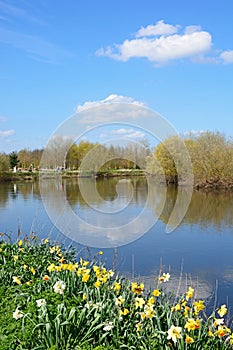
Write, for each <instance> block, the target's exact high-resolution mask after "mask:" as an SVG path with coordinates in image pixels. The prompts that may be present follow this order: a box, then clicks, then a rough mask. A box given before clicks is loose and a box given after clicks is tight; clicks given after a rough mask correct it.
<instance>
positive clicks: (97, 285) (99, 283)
mask: <svg viewBox="0 0 233 350" xmlns="http://www.w3.org/2000/svg"><path fill="white" fill-rule="evenodd" d="M101 284H102V283H101V282H100V281H96V282H95V284H94V286H95V287H96V288H99V287H100V286H101Z"/></svg>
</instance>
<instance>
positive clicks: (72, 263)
mask: <svg viewBox="0 0 233 350" xmlns="http://www.w3.org/2000/svg"><path fill="white" fill-rule="evenodd" d="M3 238H4V237H3ZM103 261H104V257H103V256H102V252H99V253H98V254H97V255H96V256H94V257H93V259H91V260H90V261H86V260H83V258H82V257H80V256H76V252H75V251H74V250H72V251H66V250H65V249H63V247H61V246H58V245H56V244H54V243H52V242H49V241H48V240H43V241H40V242H39V241H38V240H37V238H36V237H34V236H33V237H31V238H27V239H25V240H24V241H22V240H19V241H17V242H15V243H14V244H10V243H7V242H5V240H3V241H2V242H1V243H0V278H1V286H0V300H1V301H0V304H1V305H0V310H1V312H0V349H1V350H14V349H19V350H26V349H27V350H36V349H37V350H44V349H50V350H78V349H79V350H103V349H106V350H107V349H108V350H113V349H132V350H140V349H145V350H150V349H165V350H168V349H180V350H181V349H182V350H184V349H196V350H197V349H200V350H203V349H211V350H212V349H219V350H220V349H230V348H232V344H233V335H232V333H231V329H230V328H231V326H232V325H231V324H228V325H227V326H226V320H227V319H228V318H229V315H228V313H227V309H226V308H225V306H221V307H219V308H218V309H216V311H215V312H213V314H211V315H210V316H208V317H207V316H205V303H204V301H200V300H195V291H194V290H193V289H192V288H191V287H190V288H189V290H188V291H187V292H186V293H185V294H184V295H181V296H180V297H179V298H178V299H176V298H175V297H174V295H173V293H168V292H166V288H165V287H166V281H167V280H168V279H169V278H170V275H169V274H166V273H164V274H162V275H161V276H158V286H157V288H156V289H155V290H154V291H152V290H151V291H145V288H144V285H143V283H141V282H140V281H130V280H128V279H125V278H123V277H122V276H118V275H116V274H115V273H114V271H112V270H108V269H106V267H105V264H104V262H103Z"/></svg>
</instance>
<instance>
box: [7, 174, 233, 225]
mask: <svg viewBox="0 0 233 350" xmlns="http://www.w3.org/2000/svg"><path fill="white" fill-rule="evenodd" d="M126 181H129V182H130V184H131V185H132V187H133V193H132V192H131V190H130V188H129V186H128V184H129V183H127V182H125V183H124V185H123V183H122V184H121V190H120V191H121V195H120V198H121V200H122V201H123V202H124V203H127V205H129V207H132V206H133V207H134V209H135V210H136V209H137V208H139V207H140V208H141V207H143V206H144V204H145V202H146V200H148V205H147V209H148V210H150V211H151V212H152V213H154V215H155V216H158V214H160V220H162V222H164V223H165V224H167V223H168V220H169V217H170V215H171V212H172V210H173V207H174V204H175V202H176V198H177V190H176V188H175V187H172V186H171V187H169V188H168V189H166V191H165V189H164V187H163V186H161V185H158V184H157V183H156V182H154V184H153V186H152V187H151V188H152V195H151V196H150V197H149V198H148V183H147V180H146V179H145V178H142V177H141V178H136V177H135V178H132V179H130V180H129V179H127V180H126ZM150 181H152V182H153V179H152V180H150ZM118 182H119V179H118V178H113V179H99V180H97V181H94V180H93V179H82V187H83V188H84V189H85V194H86V197H87V198H88V203H87V201H86V200H85V198H83V195H82V193H81V192H80V189H79V183H78V180H77V179H75V178H74V179H64V180H63V181H61V182H58V183H54V182H52V181H49V180H48V181H47V182H46V185H45V186H46V189H47V191H48V192H50V193H51V196H52V194H53V193H55V190H57V187H59V188H60V190H61V191H62V193H63V196H64V198H66V200H67V202H68V204H69V205H70V206H71V207H72V208H73V210H76V209H77V208H79V209H80V208H81V209H82V210H84V209H88V208H89V206H90V204H91V205H93V206H94V208H95V209H97V208H98V206H99V205H103V203H104V202H105V205H109V208H110V207H111V205H113V203H114V201H115V200H116V198H117V197H119V193H117V184H118ZM54 186H55V187H54ZM95 188H96V189H97V192H96V191H95ZM165 192H166V203H165V205H164V207H163V210H162V213H160V212H161V206H160V203H161V202H163V201H164V194H165ZM96 193H98V195H96ZM187 195H188V194H187V190H186V188H185V187H184V188H182V190H181V201H180V203H179V207H180V213H182V210H183V209H182V203H184V202H185V201H184V200H183V199H184V198H185V197H186V196H187ZM18 196H19V197H20V199H24V200H25V201H27V200H29V199H30V198H31V197H33V198H37V199H40V198H41V195H40V187H39V182H37V181H34V182H17V183H0V207H1V208H4V207H7V205H8V204H9V199H11V200H16V199H17V198H18ZM103 201H104V202H103ZM53 203H54V206H56V205H58V203H57V201H56V198H54V201H53ZM114 204H116V202H115V203H114ZM139 210H140V209H139ZM232 212H233V193H232V192H214V191H212V192H204V191H203V192H202V191H194V192H193V195H192V199H191V202H190V205H189V208H188V211H187V213H186V215H185V217H184V219H183V223H187V224H189V225H197V224H198V225H201V226H202V227H209V225H212V226H214V227H216V228H218V229H221V227H222V226H225V225H227V226H228V227H232V226H233V215H232ZM177 215H179V212H178V213H177Z"/></svg>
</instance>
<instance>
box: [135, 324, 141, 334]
mask: <svg viewBox="0 0 233 350" xmlns="http://www.w3.org/2000/svg"><path fill="white" fill-rule="evenodd" d="M141 327H142V324H141V323H140V322H139V323H137V324H136V331H137V332H140V330H141Z"/></svg>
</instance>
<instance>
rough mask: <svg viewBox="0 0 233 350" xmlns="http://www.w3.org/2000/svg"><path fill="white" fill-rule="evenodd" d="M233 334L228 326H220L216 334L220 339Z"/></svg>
mask: <svg viewBox="0 0 233 350" xmlns="http://www.w3.org/2000/svg"><path fill="white" fill-rule="evenodd" d="M229 333H231V330H230V329H229V328H227V327H226V326H218V329H217V330H216V332H215V334H216V335H217V336H218V337H219V338H222V337H224V336H225V335H227V334H229Z"/></svg>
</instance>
